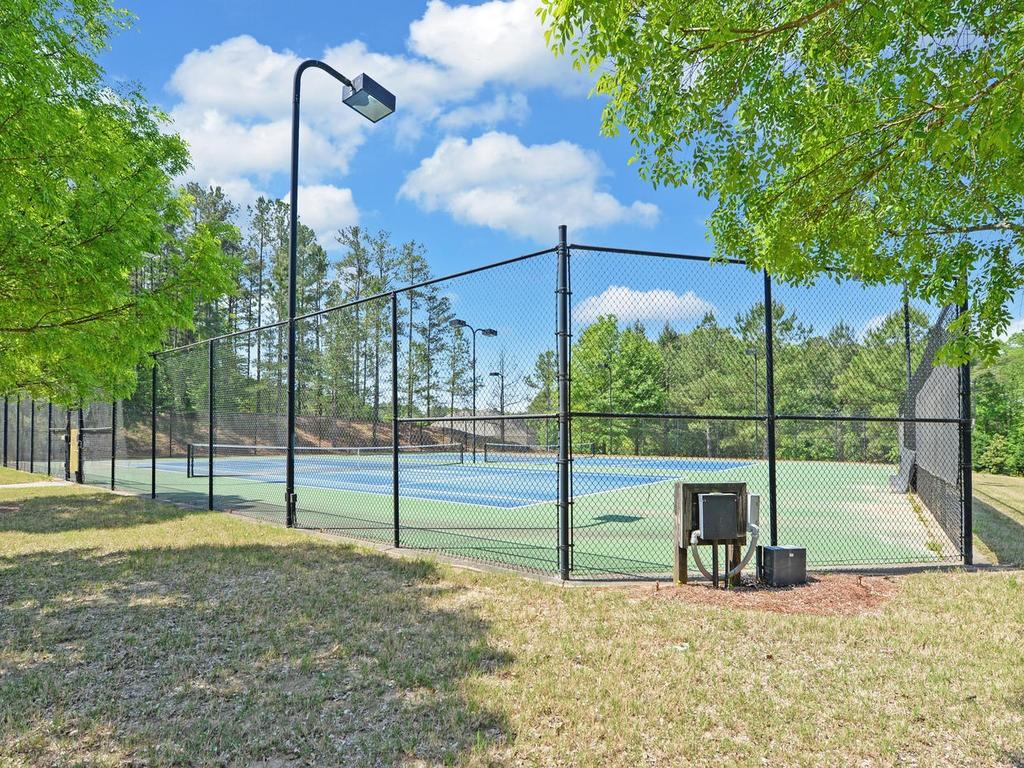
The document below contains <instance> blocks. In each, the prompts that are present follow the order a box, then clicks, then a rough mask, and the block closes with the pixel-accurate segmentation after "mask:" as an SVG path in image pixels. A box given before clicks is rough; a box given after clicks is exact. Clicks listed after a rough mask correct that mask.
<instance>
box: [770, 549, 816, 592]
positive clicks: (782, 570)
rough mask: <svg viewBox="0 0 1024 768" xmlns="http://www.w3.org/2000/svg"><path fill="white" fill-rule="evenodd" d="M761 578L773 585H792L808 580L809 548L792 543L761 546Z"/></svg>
mask: <svg viewBox="0 0 1024 768" xmlns="http://www.w3.org/2000/svg"><path fill="white" fill-rule="evenodd" d="M760 550H761V558H760V559H761V568H760V570H761V574H760V575H761V580H762V581H764V582H765V583H766V584H768V585H769V586H772V587H791V586H793V585H794V584H803V583H805V582H806V581H807V550H806V549H804V548H803V547H795V546H791V545H785V546H778V547H770V546H769V547H760Z"/></svg>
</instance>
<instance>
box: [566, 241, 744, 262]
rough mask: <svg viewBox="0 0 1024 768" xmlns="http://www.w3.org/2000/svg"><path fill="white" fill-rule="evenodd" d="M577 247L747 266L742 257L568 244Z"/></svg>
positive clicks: (570, 248) (603, 251)
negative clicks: (718, 256)
mask: <svg viewBox="0 0 1024 768" xmlns="http://www.w3.org/2000/svg"><path fill="white" fill-rule="evenodd" d="M574 249H579V250H581V251H596V252H598V253H621V254H625V255H628V256H656V257H658V258H661V259H680V260H682V261H699V262H703V263H705V264H709V263H710V264H716V263H717V264H739V265H740V266H744V267H746V266H748V264H747V262H746V261H745V260H744V259H731V258H720V259H716V258H714V257H713V256H700V255H697V254H692V253H673V252H670V251H645V250H636V249H633V248H611V247H609V246H606V245H585V244H583V243H573V244H571V245H570V246H569V251H570V252H571V251H573V250H574Z"/></svg>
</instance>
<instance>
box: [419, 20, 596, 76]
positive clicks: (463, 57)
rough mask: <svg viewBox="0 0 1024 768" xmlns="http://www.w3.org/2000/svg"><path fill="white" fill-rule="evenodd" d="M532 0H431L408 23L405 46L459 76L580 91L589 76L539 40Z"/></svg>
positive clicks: (539, 26)
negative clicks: (464, 0) (456, 1)
mask: <svg viewBox="0 0 1024 768" xmlns="http://www.w3.org/2000/svg"><path fill="white" fill-rule="evenodd" d="M536 10H537V2H536V0H510V1H509V2H502V1H501V0H491V2H486V3H481V4H480V5H455V6H451V5H448V4H447V3H445V2H442V0H431V2H430V3H429V4H428V5H427V11H426V13H425V14H423V18H421V19H419V20H418V21H414V22H413V23H412V24H411V25H410V27H409V47H410V49H411V50H412V51H413V52H415V53H417V54H419V55H420V56H423V57H424V58H428V59H430V60H432V61H435V62H437V63H438V64H440V65H442V66H443V67H446V68H447V69H448V70H450V71H451V72H452V73H457V75H458V76H459V77H460V79H465V80H467V81H470V82H474V83H476V84H478V85H479V84H482V83H484V82H501V83H512V84H515V85H516V86H517V87H520V88H521V87H524V86H551V87H555V88H558V89H560V90H563V91H570V92H585V91H586V90H587V88H588V87H589V78H588V77H587V76H586V75H584V74H581V73H579V72H576V71H575V70H573V68H572V65H571V62H570V60H569V59H568V58H556V57H555V55H554V54H553V53H552V52H551V51H550V49H548V47H547V44H546V42H545V41H544V29H543V27H542V26H541V23H540V19H538V18H537V14H536Z"/></svg>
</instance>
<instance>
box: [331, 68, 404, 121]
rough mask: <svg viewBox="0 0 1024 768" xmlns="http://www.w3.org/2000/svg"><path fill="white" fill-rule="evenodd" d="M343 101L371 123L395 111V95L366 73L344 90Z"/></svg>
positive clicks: (342, 93) (342, 92)
mask: <svg viewBox="0 0 1024 768" xmlns="http://www.w3.org/2000/svg"><path fill="white" fill-rule="evenodd" d="M341 100H342V101H344V102H345V103H346V104H348V105H349V106H350V107H352V109H354V110H355V111H356V112H358V113H359V114H360V115H362V116H363V117H365V118H366V119H367V120H369V121H370V122H371V123H376V122H379V121H381V120H383V119H384V118H385V117H387V116H388V115H390V114H391V113H392V112H394V111H395V94H393V93H391V91H389V90H388V89H387V88H385V87H384V86H382V85H381V84H380V83H378V82H377V81H376V80H374V79H373V78H372V77H370V76H369V75H367V74H366V73H365V72H364V73H363V74H361V75H359V76H358V77H356V78H355V79H354V80H352V81H351V82H350V83H348V84H346V85H345V86H344V87H343V88H342V91H341Z"/></svg>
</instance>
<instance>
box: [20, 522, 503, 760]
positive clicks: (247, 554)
mask: <svg viewBox="0 0 1024 768" xmlns="http://www.w3.org/2000/svg"><path fill="white" fill-rule="evenodd" d="M459 590H460V588H459V587H456V586H452V585H449V584H445V583H443V582H441V581H440V580H439V578H438V573H437V568H436V566H434V565H433V564H431V563H427V562H422V561H404V560H395V559H393V558H388V557H385V556H382V555H377V554H373V553H361V552H357V551H355V550H353V549H351V548H348V547H343V546H338V545H330V546H328V545H324V544H321V543H318V542H315V541H310V542H299V543H292V544H288V545H281V546H262V545H260V546H237V547H232V546H195V547H190V548H184V549H150V550H138V551H128V552H117V553H114V554H99V553H97V552H95V551H88V550H86V551H83V550H76V551H74V552H49V553H43V554H39V553H36V554H26V555H23V556H15V557H9V558H2V559H0V702H4V703H3V704H2V705H0V722H2V723H3V728H2V729H0V733H4V734H6V735H3V736H0V752H3V753H6V754H7V755H8V756H11V755H17V756H18V758H20V759H22V760H24V761H25V762H26V763H29V764H50V763H52V762H55V761H56V762H61V761H62V760H64V761H69V762H72V763H76V764H77V762H81V763H83V764H85V763H90V764H91V761H93V760H95V759H98V758H99V757H101V756H102V757H103V758H104V759H110V758H111V757H116V758H118V759H122V760H125V761H128V762H132V764H135V761H138V762H139V764H143V763H144V764H147V765H149V764H176V765H177V764H190V765H191V764H218V765H222V764H223V765H236V764H237V765H252V764H259V765H282V766H290V765H292V764H293V761H294V764H295V765H298V764H302V765H306V764H314V765H394V764H399V763H403V762H405V761H411V762H416V761H424V762H427V763H430V764H434V763H438V762H439V763H445V764H447V763H448V762H452V761H455V760H458V759H460V756H462V755H464V754H465V753H467V752H471V751H472V750H473V749H475V748H477V747H479V746H483V745H485V744H488V743H492V742H495V741H499V740H504V739H506V738H508V737H509V730H508V725H507V723H506V722H505V720H504V719H503V718H502V717H500V716H499V715H497V714H495V713H493V712H490V711H488V710H487V709H486V707H484V706H482V705H480V704H478V703H475V702H474V701H472V700H471V699H470V698H468V697H467V696H466V694H465V690H464V686H465V685H466V682H467V678H468V677H471V676H473V675H476V674H491V673H495V672H496V671H498V670H499V669H500V668H501V667H502V666H504V665H506V664H507V663H508V662H509V661H510V657H508V656H506V655H504V654H502V653H500V652H498V651H496V650H495V649H493V648H491V647H490V646H489V645H488V643H487V629H488V625H487V623H486V622H485V621H483V620H482V619H481V618H480V617H479V616H478V615H477V614H476V612H475V611H474V610H472V609H471V608H470V607H467V606H465V605H462V604H461V603H460V600H459V597H460V595H459ZM115 761H116V760H115ZM264 761H265V762H264ZM417 764H419V763H417Z"/></svg>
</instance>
